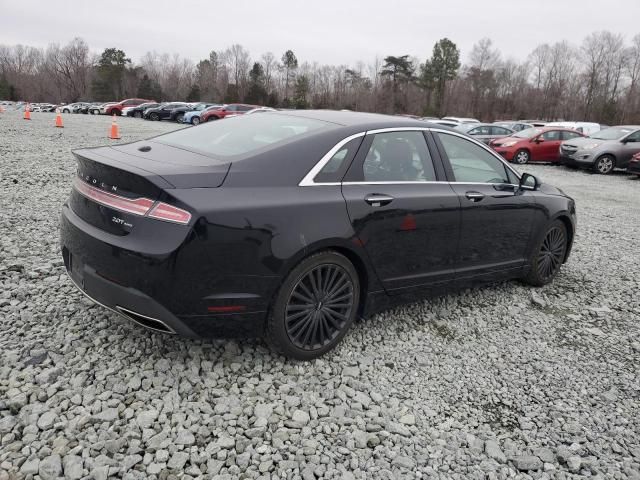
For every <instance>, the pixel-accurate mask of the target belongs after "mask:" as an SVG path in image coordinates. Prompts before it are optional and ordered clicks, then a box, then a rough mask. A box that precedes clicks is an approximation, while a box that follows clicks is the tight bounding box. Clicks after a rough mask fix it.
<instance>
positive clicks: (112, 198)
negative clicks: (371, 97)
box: [73, 178, 191, 225]
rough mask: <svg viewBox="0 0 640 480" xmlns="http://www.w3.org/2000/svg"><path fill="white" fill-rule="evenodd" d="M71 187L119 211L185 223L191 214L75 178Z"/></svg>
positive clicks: (171, 206)
mask: <svg viewBox="0 0 640 480" xmlns="http://www.w3.org/2000/svg"><path fill="white" fill-rule="evenodd" d="M73 188H75V189H76V191H78V193H80V194H81V195H83V196H85V197H86V198H88V199H90V200H93V201H94V202H96V203H99V204H100V205H104V206H105V207H109V208H113V209H114V210H119V211H121V212H127V213H131V214H133V215H138V216H141V217H144V216H148V217H151V218H155V219H157V220H164V221H166V222H174V223H180V224H183V225H186V224H187V223H189V221H190V220H191V214H190V213H189V212H187V211H186V210H183V209H181V208H178V207H174V206H173V205H169V204H168V203H164V202H154V201H153V200H150V199H148V198H144V197H140V198H126V197H122V196H120V195H116V194H114V193H109V192H105V191H104V190H100V189H99V188H96V187H92V186H91V185H87V184H86V183H85V182H83V181H82V180H80V179H79V178H76V179H75V180H74V182H73Z"/></svg>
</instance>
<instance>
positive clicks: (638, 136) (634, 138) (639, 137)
mask: <svg viewBox="0 0 640 480" xmlns="http://www.w3.org/2000/svg"><path fill="white" fill-rule="evenodd" d="M626 140H627V142H640V130H638V131H637V132H633V133H632V134H631V135H629V136H628V137H627V139H626Z"/></svg>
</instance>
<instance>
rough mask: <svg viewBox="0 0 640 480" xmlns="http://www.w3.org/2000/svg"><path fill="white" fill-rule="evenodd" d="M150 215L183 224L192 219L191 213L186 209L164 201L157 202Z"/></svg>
mask: <svg viewBox="0 0 640 480" xmlns="http://www.w3.org/2000/svg"><path fill="white" fill-rule="evenodd" d="M149 216H150V217H151V218H157V219H158V220H166V221H167V222H175V223H182V224H183V225H186V224H187V223H189V220H191V214H190V213H189V212H187V211H186V210H182V209H181V208H178V207H174V206H173V205H169V204H168V203H163V202H158V203H156V205H155V206H154V207H153V208H152V209H151V211H150V212H149Z"/></svg>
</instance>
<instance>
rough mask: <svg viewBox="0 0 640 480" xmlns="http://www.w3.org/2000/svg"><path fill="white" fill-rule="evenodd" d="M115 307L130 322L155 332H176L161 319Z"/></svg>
mask: <svg viewBox="0 0 640 480" xmlns="http://www.w3.org/2000/svg"><path fill="white" fill-rule="evenodd" d="M116 309H117V310H118V312H119V313H120V314H121V315H123V316H125V317H126V318H128V319H129V320H131V321H132V322H134V323H136V324H138V325H140V326H141V327H144V328H146V329H148V330H153V331H155V332H161V333H171V334H175V333H176V332H175V330H174V329H173V328H171V327H169V325H167V324H166V323H164V322H163V321H162V320H158V319H157V318H152V317H148V316H146V315H142V314H141V313H137V312H134V311H131V310H128V309H126V308H123V307H121V306H117V307H116Z"/></svg>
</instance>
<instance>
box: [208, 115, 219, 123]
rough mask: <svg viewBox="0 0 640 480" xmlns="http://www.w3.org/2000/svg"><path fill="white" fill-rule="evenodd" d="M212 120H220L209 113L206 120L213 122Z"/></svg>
mask: <svg viewBox="0 0 640 480" xmlns="http://www.w3.org/2000/svg"><path fill="white" fill-rule="evenodd" d="M214 120H220V119H219V118H218V117H216V116H215V115H211V116H210V117H209V118H207V122H213V121H214Z"/></svg>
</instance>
